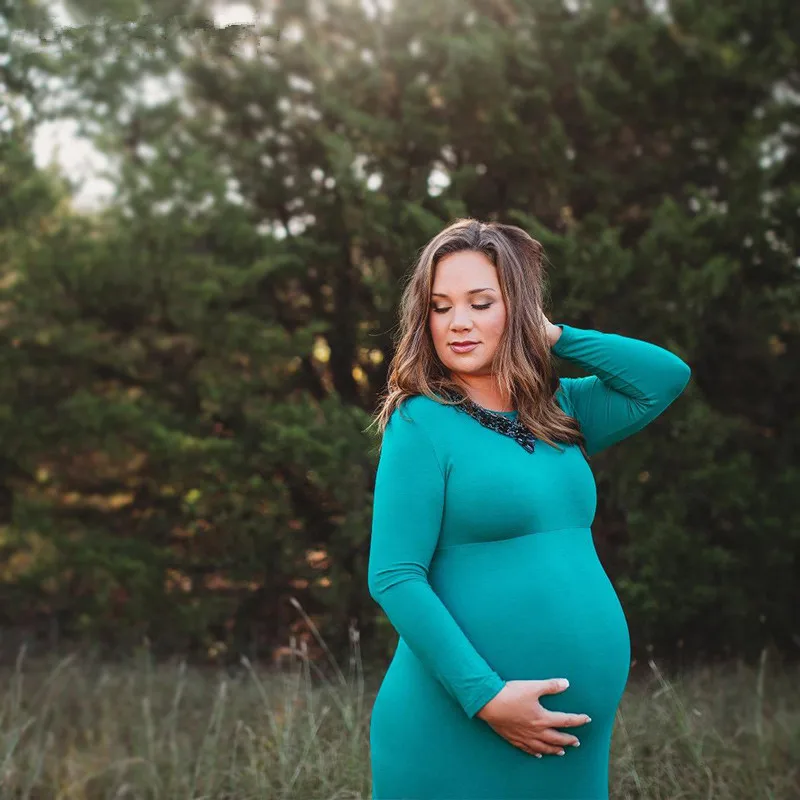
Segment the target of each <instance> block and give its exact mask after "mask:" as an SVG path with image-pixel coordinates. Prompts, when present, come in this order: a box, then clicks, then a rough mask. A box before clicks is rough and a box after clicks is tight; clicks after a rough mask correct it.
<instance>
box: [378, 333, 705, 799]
mask: <svg viewBox="0 0 800 800" xmlns="http://www.w3.org/2000/svg"><path fill="white" fill-rule="evenodd" d="M560 327H561V328H562V331H563V332H562V335H561V337H560V338H559V340H558V342H557V343H556V344H555V345H554V347H553V352H554V353H555V354H556V355H557V356H559V357H560V358H563V359H566V360H568V361H571V362H574V363H575V364H578V365H579V366H580V367H581V369H582V371H585V372H587V373H589V374H588V375H587V376H585V377H579V378H561V379H560V384H559V389H558V391H557V392H556V399H557V401H558V402H559V404H560V405H561V408H563V409H564V411H565V412H566V413H567V414H569V415H570V416H572V417H575V418H576V419H577V420H578V421H579V422H580V425H581V428H582V430H583V434H584V436H585V437H586V440H587V451H588V453H589V455H592V454H593V453H597V452H599V451H600V450H603V449H604V448H606V447H609V446H610V445H612V444H614V443H615V442H618V441H620V440H621V439H624V438H625V437H627V436H630V435H631V434H633V433H635V432H636V431H639V430H641V429H642V428H643V427H644V426H645V425H647V424H648V423H649V422H650V421H652V420H653V419H655V418H656V417H657V416H658V415H659V414H660V413H661V412H662V411H664V409H666V408H667V406H669V405H670V403H672V401H673V400H675V398H676V397H678V395H680V393H681V392H682V391H683V389H684V387H685V386H686V384H687V383H688V380H689V376H690V369H689V367H688V366H687V365H686V364H685V363H684V362H683V361H682V360H681V359H680V358H678V357H677V356H676V355H674V354H673V353H671V352H669V351H668V350H665V349H663V348H661V347H658V346H657V345H654V344H650V343H648V342H644V341H641V340H638V339H633V338H629V337H625V336H620V335H616V334H607V333H601V332H598V331H594V330H584V329H579V328H575V327H571V326H569V325H561V326H560ZM502 413H503V415H504V416H508V417H514V416H515V415H516V413H517V412H515V411H508V412H502ZM596 500H597V495H596V486H595V481H594V478H593V475H592V470H591V468H590V466H589V464H588V463H587V461H586V459H585V458H584V456H583V454H582V453H581V450H580V448H579V447H578V446H577V445H561V449H560V450H558V449H555V448H553V447H551V446H549V445H547V444H546V443H545V442H542V441H537V442H536V444H535V448H534V450H533V452H528V451H527V450H526V449H524V448H523V447H521V446H520V444H518V443H517V442H516V441H515V440H514V439H513V438H511V437H509V436H506V435H503V434H501V433H498V432H497V431H494V430H491V429H490V428H487V427H485V426H484V425H481V424H480V423H479V422H478V421H477V420H476V419H475V418H473V417H472V416H470V415H468V414H466V413H464V412H463V411H460V410H458V409H456V408H454V407H450V406H446V405H444V404H442V403H439V402H437V401H436V400H432V399H430V398H428V397H425V396H423V395H417V396H414V397H412V398H409V399H407V400H406V401H405V403H403V404H402V405H401V407H400V408H399V409H396V410H395V411H394V413H393V414H392V416H391V418H390V420H389V423H388V425H387V427H386V430H385V432H384V438H383V444H382V449H381V455H380V461H379V464H378V469H377V474H376V483H375V496H374V506H373V522H372V538H371V547H370V556H369V570H368V573H369V577H368V583H369V592H370V594H371V596H372V597H373V598H374V599H375V601H376V602H377V603H378V604H379V605H380V607H381V608H382V609H383V611H384V612H385V613H386V615H387V617H388V619H389V621H390V622H391V624H392V625H393V627H394V628H395V629H396V630H397V632H398V634H399V637H400V638H399V642H398V645H397V649H396V651H395V653H394V656H393V658H392V661H391V664H390V665H389V668H388V670H387V672H386V674H385V676H384V678H383V681H382V683H381V685H380V689H379V691H378V694H377V697H376V699H375V703H374V705H373V709H372V716H371V720H370V758H371V768H372V787H373V788H372V791H373V795H372V797H373V800H557V799H558V800H562V799H563V800H566V799H567V798H569V800H602V798H607V797H608V761H609V749H610V744H611V734H612V728H613V724H614V719H615V713H616V709H617V706H618V704H619V702H620V699H621V697H622V693H623V690H624V688H625V683H626V681H627V678H628V670H629V667H630V639H629V634H628V626H627V622H626V619H625V615H624V613H623V610H622V607H621V606H620V602H619V599H618V598H617V595H616V593H615V591H614V587H613V586H612V584H611V582H610V581H609V579H608V576H607V575H606V573H605V570H604V569H603V566H602V564H601V563H600V561H599V560H598V557H597V553H596V551H595V548H594V543H593V541H592V530H591V525H592V522H593V520H594V514H595V507H596ZM546 678H567V679H568V680H569V682H570V686H569V688H568V689H567V690H566V691H563V692H561V693H559V694H554V695H542V697H541V700H540V702H541V704H542V705H543V706H544V707H545V708H548V709H550V710H552V711H566V712H570V713H576V714H588V715H589V716H590V717H591V718H592V721H591V722H590V723H587V724H586V725H582V726H578V727H575V728H562V729H560V730H562V731H563V732H565V733H571V734H574V735H576V736H577V737H578V738H579V739H580V742H581V746H580V747H577V748H576V747H570V746H567V747H565V748H564V749H565V750H566V754H565V755H564V756H557V755H544V756H543V757H542V758H536V757H535V756H533V755H531V754H529V753H526V752H525V751H523V750H521V749H519V748H518V747H515V746H514V745H512V744H511V743H510V742H508V741H507V740H506V739H504V738H503V737H501V736H500V735H499V734H498V733H497V732H495V731H494V729H493V728H492V727H491V726H490V725H489V724H488V723H487V722H485V721H484V720H482V719H480V717H477V716H476V713H477V712H478V711H479V710H480V709H481V708H482V707H483V706H484V705H485V704H486V703H488V702H489V700H491V699H492V698H493V697H494V696H495V695H496V694H497V693H498V692H499V691H500V690H501V689H502V688H503V686H504V685H505V681H510V680H532V679H546Z"/></svg>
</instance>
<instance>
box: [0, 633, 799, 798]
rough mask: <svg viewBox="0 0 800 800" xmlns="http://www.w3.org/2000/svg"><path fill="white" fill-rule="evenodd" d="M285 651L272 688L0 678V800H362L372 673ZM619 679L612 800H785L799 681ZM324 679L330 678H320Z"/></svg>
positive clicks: (12, 670) (30, 665)
mask: <svg viewBox="0 0 800 800" xmlns="http://www.w3.org/2000/svg"><path fill="white" fill-rule="evenodd" d="M355 641H356V645H355V647H354V651H353V653H352V655H351V658H350V663H349V665H348V667H347V668H346V670H344V671H342V670H341V669H340V667H339V666H338V665H336V664H335V662H333V661H332V660H331V661H330V663H328V664H327V667H328V669H327V670H325V671H324V674H323V670H322V669H320V667H318V666H316V665H314V664H312V663H311V661H310V660H309V659H308V658H307V657H306V655H305V649H304V648H299V649H295V655H294V656H293V657H292V658H290V660H289V662H288V663H287V664H286V665H285V666H284V669H283V671H282V672H281V673H278V672H276V671H274V670H267V669H264V668H258V667H255V666H253V665H251V664H250V663H249V662H247V661H243V663H242V666H241V667H240V668H236V669H234V670H230V669H229V670H222V669H219V670H217V669H202V668H192V667H187V666H186V665H185V664H183V663H164V664H154V663H153V662H152V660H151V659H150V657H149V655H148V654H147V653H146V652H143V653H142V654H141V655H140V656H136V657H132V658H131V659H130V660H129V661H127V662H125V663H114V664H109V663H98V662H97V661H95V660H93V659H91V658H89V657H87V656H79V655H77V654H73V655H70V656H67V657H64V658H59V659H56V658H51V659H49V660H42V659H38V660H36V661H33V660H29V659H28V658H27V657H26V656H25V651H24V650H22V651H20V653H19V657H18V658H17V661H16V664H14V665H10V666H8V667H6V668H4V669H2V671H0V681H2V682H1V683H0V697H2V706H0V790H1V791H0V796H1V797H2V798H3V800H7V799H10V798H15V799H16V798H26V799H29V800H45V798H46V799H47V800H50V799H51V798H52V799H53V800H55V799H56V798H63V800H78V798H80V799H81V800H84V799H86V800H89V799H91V800H95V798H96V800H111V799H112V798H113V799H120V798H137V800H138V799H139V798H148V799H149V798H169V799H170V800H172V798H186V799H187V800H188V799H189V798H196V799H197V800H199V799H200V798H205V799H207V800H220V799H221V798H237V800H247V799H248V798H254V799H255V798H258V800H267V799H269V800H272V798H275V799H276V800H278V799H280V800H283V799H284V798H297V799H298V800H334V799H335V800H344V799H345V798H365V799H368V798H369V796H370V794H369V788H370V776H369V713H370V708H371V705H372V700H373V698H374V696H375V691H376V690H377V687H378V682H379V679H380V674H378V675H373V676H369V677H367V678H365V675H364V669H363V665H362V664H361V661H360V658H359V651H358V645H357V637H356V639H355ZM643 672H644V674H642V675H639V676H638V677H632V678H631V680H630V682H629V684H628V688H627V691H626V694H625V697H624V699H623V702H622V705H621V707H620V710H619V714H618V718H617V727H616V730H615V734H614V741H613V746H612V759H611V796H612V798H615V799H616V798H653V800H656V799H658V800H661V799H664V800H666V798H687V799H688V798H691V800H698V798H702V799H707V800H712V799H714V800H723V799H724V800H729V799H732V798H737V799H738V798H742V800H744V798H747V800H754V799H755V798H773V799H774V800H789V799H790V798H792V799H793V800H796V799H797V798H800V680H798V678H800V669H798V668H797V667H793V668H789V667H778V666H777V665H776V666H775V667H774V668H773V667H772V662H771V659H769V658H767V657H766V654H764V656H763V657H762V660H761V664H760V666H759V667H757V668H750V667H745V666H743V665H741V664H736V663H732V664H729V665H726V666H724V667H720V666H717V667H714V668H701V669H695V670H693V671H692V672H689V673H686V674H684V675H681V676H673V677H670V678H667V677H665V676H664V675H663V674H662V673H661V671H660V670H659V668H658V666H657V665H656V664H654V663H652V662H651V663H650V665H649V666H648V667H646V668H645V669H644V671H643ZM331 676H332V677H331Z"/></svg>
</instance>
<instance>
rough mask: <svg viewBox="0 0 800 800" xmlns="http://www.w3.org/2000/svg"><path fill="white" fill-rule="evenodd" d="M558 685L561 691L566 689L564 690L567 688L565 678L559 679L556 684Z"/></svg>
mask: <svg viewBox="0 0 800 800" xmlns="http://www.w3.org/2000/svg"><path fill="white" fill-rule="evenodd" d="M558 685H559V686H560V687H561V688H562V689H566V688H567V687H568V686H569V681H568V680H567V679H566V678H562V679H561V680H560V681H559V682H558Z"/></svg>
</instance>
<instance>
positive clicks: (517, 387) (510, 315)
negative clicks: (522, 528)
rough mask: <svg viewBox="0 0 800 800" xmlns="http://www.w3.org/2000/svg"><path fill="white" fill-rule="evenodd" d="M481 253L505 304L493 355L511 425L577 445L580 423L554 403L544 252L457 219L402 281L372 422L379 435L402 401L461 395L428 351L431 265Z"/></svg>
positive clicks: (523, 237)
mask: <svg viewBox="0 0 800 800" xmlns="http://www.w3.org/2000/svg"><path fill="white" fill-rule="evenodd" d="M465 250H469V251H476V252H479V253H483V254H484V255H485V256H486V257H487V258H488V259H489V260H490V261H491V262H492V264H494V266H495V269H496V270H497V279H498V282H499V284H500V291H501V292H502V294H503V298H504V300H505V304H506V311H507V313H506V327H505V330H504V332H503V336H502V337H501V340H500V343H499V344H498V347H497V351H496V353H495V362H494V363H495V378H496V380H497V385H498V389H499V390H500V391H501V393H502V394H503V396H506V397H509V398H511V402H512V403H513V404H514V407H515V408H516V409H517V412H518V414H517V419H518V421H519V422H520V423H522V424H523V425H524V426H525V427H527V428H528V429H529V430H530V431H531V433H533V435H534V436H535V437H536V438H537V439H540V440H542V441H544V442H547V443H548V444H550V445H552V446H554V447H557V443H575V444H579V445H580V447H581V449H582V450H584V454H585V440H584V437H583V435H582V434H581V431H580V426H579V424H578V421H577V420H576V419H574V418H573V417H570V416H568V415H567V414H566V413H564V411H563V410H562V409H561V407H560V406H559V405H558V403H557V402H556V400H555V392H556V390H557V389H558V376H557V375H556V374H555V370H554V368H553V364H552V356H551V354H550V344H549V342H548V340H547V332H546V330H545V327H544V324H543V320H542V316H541V315H542V311H543V309H544V292H545V281H544V267H543V250H542V246H541V244H540V243H539V242H537V241H536V240H535V239H533V238H532V237H531V236H530V235H529V234H528V233H526V232H525V231H524V230H523V229H522V228H518V227H516V226H515V225H504V224H501V223H499V222H486V223H484V222H480V221H479V220H476V219H459V220H456V221H455V222H454V223H453V224H451V225H448V227H446V228H445V229H444V230H443V231H441V232H440V233H438V234H437V235H436V236H434V237H433V239H431V240H430V242H428V244H426V245H425V246H424V247H423V248H422V250H421V252H420V255H419V257H418V259H417V261H416V264H415V265H414V267H413V269H412V270H411V273H410V275H409V277H408V280H407V282H406V285H405V287H404V290H403V294H402V298H401V301H400V320H399V326H398V329H397V332H396V334H395V336H394V341H395V353H394V356H393V358H392V361H391V363H390V365H389V375H388V380H387V388H386V392H385V393H384V394H383V396H382V397H381V401H380V405H379V408H378V410H377V412H376V415H375V417H374V419H373V422H372V424H371V425H370V427H372V426H373V425H375V426H377V428H378V429H379V430H380V432H381V433H383V431H384V430H385V428H386V425H387V423H388V421H389V418H390V417H391V415H392V412H393V411H394V410H395V408H397V407H398V406H400V404H401V403H402V402H403V401H404V400H405V399H406V398H408V397H413V396H414V395H419V394H422V395H425V396H426V397H429V398H430V399H432V400H435V401H436V402H439V403H443V404H446V405H452V404H453V403H450V402H449V401H447V400H446V399H445V398H444V396H443V395H444V394H446V393H447V392H456V393H458V394H459V395H461V396H464V390H463V387H462V386H461V385H459V384H458V383H456V381H454V380H453V378H452V377H451V375H450V373H449V370H448V369H447V368H446V367H445V366H444V364H442V362H441V361H440V359H439V357H438V356H437V354H436V350H435V348H434V346H433V340H432V338H431V333H430V328H429V315H430V308H431V293H432V291H433V279H434V275H435V270H436V265H437V264H438V263H439V261H440V260H441V259H442V258H444V257H445V256H448V255H451V254H452V253H458V252H461V251H465Z"/></svg>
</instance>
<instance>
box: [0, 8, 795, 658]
mask: <svg viewBox="0 0 800 800" xmlns="http://www.w3.org/2000/svg"><path fill="white" fill-rule="evenodd" d="M219 5H223V6H224V5H226V4H224V3H223V4H217V6H219ZM228 5H230V4H228ZM240 5H241V4H240ZM65 7H67V8H68V10H69V12H70V14H71V15H72V18H73V19H74V20H75V24H74V25H71V26H59V25H56V24H55V22H54V21H53V18H52V16H51V15H50V14H49V13H48V9H47V4H43V3H36V2H32V0H26V2H14V0H2V2H0V24H1V25H2V31H0V40H2V45H3V47H4V48H5V51H6V53H7V55H6V57H4V58H3V59H2V60H1V61H0V86H2V92H3V100H4V102H3V108H2V111H1V113H2V119H0V123H1V124H0V128H1V129H0V147H1V148H2V162H1V164H0V441H2V448H0V592H2V602H1V603H0V624H1V627H2V631H3V642H4V645H9V646H7V647H6V646H4V647H3V654H4V656H5V657H6V658H11V659H13V658H14V653H15V652H16V646H17V645H18V644H20V643H25V644H26V646H28V647H31V648H34V649H35V648H40V649H43V650H47V649H49V648H52V647H53V646H54V645H60V644H63V643H65V642H68V643H69V642H89V643H91V644H92V646H93V647H96V648H99V649H100V650H101V651H102V652H107V653H113V652H118V651H120V650H127V649H130V648H137V647H140V646H141V645H142V643H143V642H146V643H147V647H148V648H150V649H151V650H152V652H154V653H156V654H158V655H165V656H166V655H169V654H175V653H181V654H185V655H188V656H189V657H190V658H193V659H197V660H199V661H201V662H209V661H210V662H212V663H220V662H221V663H231V662H235V661H237V660H238V659H239V658H240V656H241V655H247V656H248V657H249V658H251V659H265V660H270V659H272V660H275V659H279V658H280V657H281V654H282V653H285V652H286V651H287V649H288V645H289V644H290V643H292V647H293V648H294V647H295V646H296V644H297V642H305V644H306V646H307V648H308V652H309V653H311V655H312V657H317V656H321V655H322V652H323V649H324V648H323V647H322V645H321V643H320V637H321V638H323V639H324V641H325V642H327V644H328V646H329V647H330V648H331V651H332V652H333V653H335V654H339V655H341V654H345V653H346V652H347V651H348V649H350V648H351V647H352V646H353V642H354V641H358V642H359V646H360V648H361V651H362V653H363V654H364V656H365V658H367V659H370V660H373V661H375V660H377V661H378V662H379V663H384V664H385V661H386V658H387V657H388V656H389V655H390V653H391V651H392V648H393V647H394V644H395V643H396V635H395V634H394V632H393V630H392V629H391V626H390V625H389V623H388V620H386V619H385V617H384V616H383V614H382V613H381V611H380V609H379V608H378V607H377V606H376V604H375V603H374V601H373V600H372V599H371V598H370V597H369V594H368V592H367V581H366V566H367V559H368V554H369V532H370V516H371V493H372V487H373V480H374V471H375V466H376V460H377V444H378V443H377V441H376V440H375V438H374V437H373V436H371V435H369V434H368V433H366V432H365V431H366V428H367V426H368V424H369V422H370V418H371V415H372V413H373V412H374V410H375V408H376V405H377V401H378V398H379V396H380V393H381V392H382V390H383V388H384V387H385V382H386V375H387V365H388V363H389V361H390V359H391V357H392V352H393V339H392V334H393V330H394V329H395V326H396V319H397V317H396V314H397V302H398V299H399V295H400V291H401V288H402V279H403V276H404V275H405V274H407V271H408V269H409V267H410V266H411V264H412V263H413V260H414V257H415V255H416V253H417V251H418V249H419V248H420V247H421V246H422V245H423V244H424V243H425V242H426V241H427V240H428V239H429V238H430V237H431V236H432V235H433V234H434V233H436V232H437V231H438V230H440V229H441V228H442V227H443V226H444V225H446V224H447V223H448V222H450V221H452V220H453V219H455V218H457V217H461V216H474V217H478V218H480V219H483V220H500V221H505V222H510V223H513V224H517V225H520V226H522V227H524V228H525V229H526V230H527V231H529V232H530V233H531V234H532V235H533V236H535V237H536V238H538V239H539V240H540V241H541V242H542V243H543V245H544V247H545V249H546V252H547V255H548V274H549V286H550V295H551V305H550V309H549V311H550V318H551V319H553V321H560V322H567V323H569V324H571V325H574V326H577V327H584V328H594V329H598V330H602V331H607V332H613V333H622V334H624V335H628V336H635V337H638V338H642V339H646V340H648V341H651V342H655V343H657V344H660V345H662V346H664V347H667V348H669V349H671V350H673V351H674V352H676V353H677V354H678V355H680V356H681V357H682V358H683V359H684V360H685V361H687V363H689V365H690V366H691V367H692V370H693V375H692V381H691V383H690V385H689V387H688V389H687V390H686V392H685V394H684V395H683V396H682V397H681V398H680V399H679V400H678V401H677V402H676V403H675V405H674V406H673V407H672V408H671V409H670V412H669V413H668V414H666V415H665V416H664V417H663V418H660V419H658V420H657V421H656V422H654V423H653V424H652V425H651V426H649V427H648V429H647V430H646V431H645V432H643V433H641V434H639V435H637V436H636V437H633V438H632V439H630V440H628V441H626V442H624V443H621V444H620V445H618V446H617V447H615V448H612V449H611V450H609V451H607V452H605V453H603V454H601V455H599V456H598V457H597V458H596V459H595V460H594V462H593V467H594V469H595V471H596V478H597V483H598V493H599V507H598V513H597V519H596V523H595V526H594V533H595V541H596V544H597V548H598V552H599V554H600V557H601V559H602V560H603V563H604V565H605V566H606V569H607V571H608V573H609V575H610V577H611V578H612V580H613V582H614V584H615V586H616V588H617V590H618V592H619V594H620V598H621V601H622V604H623V606H624V608H625V611H626V615H627V617H628V620H629V623H630V627H631V635H632V639H633V650H634V656H635V657H637V658H639V659H642V658H645V657H652V656H654V655H655V656H658V657H659V658H663V659H666V660H677V661H680V662H685V661H687V660H689V661H696V660H705V661H707V660H713V659H717V658H726V657H732V656H737V657H743V658H746V659H751V658H752V657H754V656H755V655H757V654H758V653H761V652H763V650H764V648H765V647H771V648H774V649H775V650H777V651H779V652H780V653H781V654H783V655H785V656H787V657H789V658H796V656H797V654H798V651H799V650H800V629H799V628H798V623H797V618H796V610H797V608H798V607H800V582H799V581H798V580H797V577H798V554H800V502H798V484H800V468H798V461H797V455H796V454H797V452H798V451H800V415H799V414H798V408H800V369H798V358H797V356H798V344H800V303H799V302H798V301H799V300H800V282H798V277H799V276H800V259H798V234H797V231H798V208H800V154H799V153H798V141H799V137H800V58H798V42H799V41H800V6H799V5H798V4H797V3H796V2H795V0H762V2H759V3H752V2H749V0H702V2H701V0H673V2H670V3H655V2H646V1H645V0H626V1H625V2H619V1H615V2H611V0H593V2H585V1H584V2H580V1H579V0H572V1H571V2H570V1H568V0H536V1H534V0H442V1H440V2H435V3H434V2H431V1H430V0H403V2H397V3H394V4H391V3H386V2H366V0H365V2H356V0H329V1H328V2H312V0H286V1H285V2H274V3H265V4H262V5H261V6H260V8H259V10H258V15H257V19H256V21H255V23H254V24H247V25H229V26H225V27H221V26H219V25H216V24H214V21H213V17H212V14H211V11H212V9H211V8H210V7H209V5H208V4H207V3H202V2H169V1H163V0H162V1H161V2H146V1H145V0H116V2H108V0H104V2H102V3H98V2H94V0H73V1H72V2H69V3H66V4H65ZM3 47H0V50H2V49H3ZM53 79H57V86H58V90H57V91H54V90H53V86H54V84H53V83H52V80H53ZM153 81H156V82H157V83H158V84H159V85H161V86H162V87H163V88H164V91H162V92H157V93H156V92H153V91H152V90H151V88H147V87H152V86H153ZM54 119H72V120H75V121H77V123H78V125H79V128H80V131H81V132H82V134H83V135H85V136H87V137H90V138H91V139H92V141H93V143H94V145H95V146H96V147H97V148H98V149H99V150H100V151H101V152H103V154H104V155H105V156H106V158H107V165H108V170H109V173H108V176H109V181H110V182H111V183H112V185H113V187H114V192H113V196H112V197H111V199H110V201H109V203H108V204H107V206H105V207H103V208H102V209H98V210H95V211H91V212H88V211H86V210H82V209H79V208H77V207H76V205H75V204H74V202H73V197H74V192H75V189H76V187H75V186H74V185H73V184H71V183H70V181H69V180H67V179H66V178H65V176H64V175H62V174H60V173H59V171H58V170H57V169H56V168H55V167H50V168H39V167H37V166H36V164H35V163H34V159H33V155H32V137H33V134H34V131H35V129H36V126H37V125H38V124H40V123H42V122H44V121H47V120H54ZM561 367H562V374H565V375H572V374H578V373H573V372H571V371H570V368H569V365H568V364H562V365H561ZM314 629H316V630H318V631H319V635H318V634H316V633H315V631H314ZM12 645H13V646H12Z"/></svg>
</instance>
